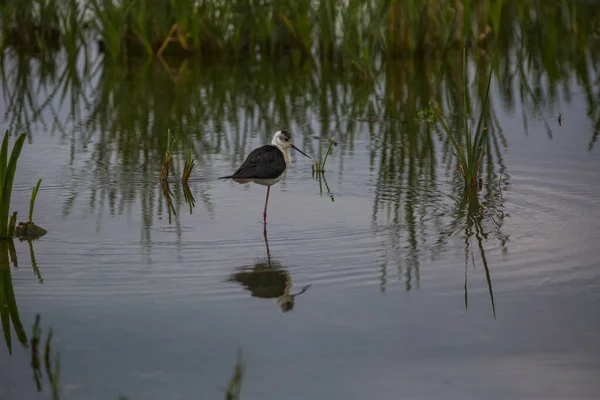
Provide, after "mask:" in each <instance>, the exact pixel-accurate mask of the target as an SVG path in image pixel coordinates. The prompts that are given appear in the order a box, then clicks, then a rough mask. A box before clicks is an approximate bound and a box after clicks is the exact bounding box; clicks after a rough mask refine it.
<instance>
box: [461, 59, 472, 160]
mask: <svg viewBox="0 0 600 400" xmlns="http://www.w3.org/2000/svg"><path fill="white" fill-rule="evenodd" d="M467 75H468V73H467V49H466V48H463V108H464V118H463V121H464V122H463V123H464V130H465V134H466V136H467V140H466V142H467V143H466V147H467V157H469V156H470V155H471V134H470V132H469V124H470V122H471V118H470V116H471V110H470V109H471V108H470V107H469V78H468V76H467Z"/></svg>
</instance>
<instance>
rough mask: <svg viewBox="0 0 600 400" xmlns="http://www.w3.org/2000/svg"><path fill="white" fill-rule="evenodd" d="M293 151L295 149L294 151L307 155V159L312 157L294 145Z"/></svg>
mask: <svg viewBox="0 0 600 400" xmlns="http://www.w3.org/2000/svg"><path fill="white" fill-rule="evenodd" d="M292 149H294V150H296V151H298V152H300V153H302V154H303V155H305V156H306V157H308V158H310V157H309V156H308V154H306V153H305V152H303V151H302V150H300V149H299V148H297V147H296V146H294V145H292ZM311 160H312V159H311Z"/></svg>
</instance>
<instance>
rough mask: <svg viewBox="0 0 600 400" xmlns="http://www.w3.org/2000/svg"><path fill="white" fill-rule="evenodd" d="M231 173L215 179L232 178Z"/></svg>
mask: <svg viewBox="0 0 600 400" xmlns="http://www.w3.org/2000/svg"><path fill="white" fill-rule="evenodd" d="M232 178H233V175H228V176H220V177H218V178H217V179H232Z"/></svg>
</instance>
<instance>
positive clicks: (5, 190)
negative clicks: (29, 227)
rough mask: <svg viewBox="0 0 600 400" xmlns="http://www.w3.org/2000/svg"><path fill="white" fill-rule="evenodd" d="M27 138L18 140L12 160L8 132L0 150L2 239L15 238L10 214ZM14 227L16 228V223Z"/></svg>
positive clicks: (0, 219)
mask: <svg viewBox="0 0 600 400" xmlns="http://www.w3.org/2000/svg"><path fill="white" fill-rule="evenodd" d="M25 137H26V135H25V134H24V133H23V134H21V135H20V136H19V137H18V138H17V140H16V141H15V144H14V146H13V149H12V152H11V154H10V159H8V130H7V131H6V133H5V134H4V140H3V141H2V148H1V149H0V190H1V192H0V239H10V238H12V237H13V236H14V229H10V219H9V216H8V213H9V209H10V197H11V195H12V187H13V181H14V179H15V171H16V170H17V161H18V159H19V156H20V155H21V149H22V148H23V143H24V142H25ZM7 161H8V164H7ZM12 226H13V227H14V223H13V225H12Z"/></svg>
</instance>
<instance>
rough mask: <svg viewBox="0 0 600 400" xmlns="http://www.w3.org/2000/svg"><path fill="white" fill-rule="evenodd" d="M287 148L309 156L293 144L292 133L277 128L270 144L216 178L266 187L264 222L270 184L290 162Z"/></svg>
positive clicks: (280, 175) (253, 152) (251, 153)
mask: <svg viewBox="0 0 600 400" xmlns="http://www.w3.org/2000/svg"><path fill="white" fill-rule="evenodd" d="M288 149H294V150H296V151H298V152H299V153H300V154H302V155H304V156H306V157H308V158H310V156H309V155H308V154H306V153H304V152H303V151H302V150H300V149H299V148H297V147H296V146H294V137H293V135H292V134H291V133H290V132H289V131H287V130H285V129H282V130H279V131H277V132H275V134H274V135H273V140H271V144H266V145H264V146H261V147H258V148H256V149H254V150H252V151H251V152H250V154H248V157H246V160H245V161H244V162H243V163H242V165H240V167H239V168H238V169H237V171H235V172H234V173H233V174H231V175H227V176H221V177H219V178H218V179H225V180H226V179H232V180H234V181H235V182H237V183H240V184H243V183H247V182H254V183H257V184H259V185H263V186H266V187H267V197H266V199H265V210H264V212H263V218H264V223H265V224H266V223H267V206H268V204H269V192H270V191H271V186H273V185H274V184H276V183H277V182H279V181H280V180H281V178H282V177H283V174H284V173H285V171H286V170H287V168H288V166H289V165H290V163H291V158H290V154H289V152H288Z"/></svg>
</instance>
